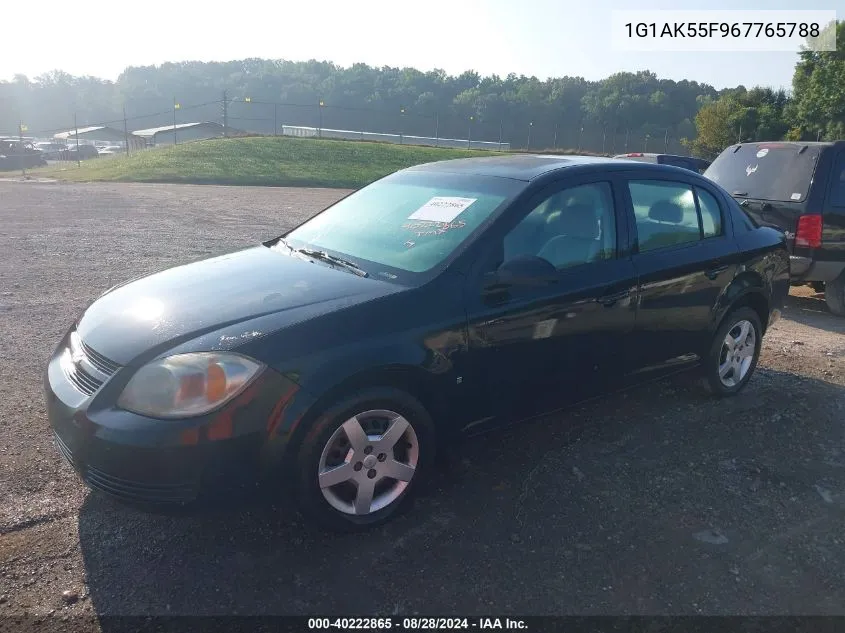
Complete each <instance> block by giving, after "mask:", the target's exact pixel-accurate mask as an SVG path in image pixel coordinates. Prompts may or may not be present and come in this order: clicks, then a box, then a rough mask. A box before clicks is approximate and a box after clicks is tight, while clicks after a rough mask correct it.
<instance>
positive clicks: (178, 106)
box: [173, 97, 182, 145]
mask: <svg viewBox="0 0 845 633" xmlns="http://www.w3.org/2000/svg"><path fill="white" fill-rule="evenodd" d="M181 107H182V106H181V105H179V104H178V103H177V102H176V97H173V144H174V145H176V143H177V142H178V141H177V140H176V110H178V109H179V108H181Z"/></svg>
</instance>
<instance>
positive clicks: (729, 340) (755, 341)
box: [704, 308, 763, 397]
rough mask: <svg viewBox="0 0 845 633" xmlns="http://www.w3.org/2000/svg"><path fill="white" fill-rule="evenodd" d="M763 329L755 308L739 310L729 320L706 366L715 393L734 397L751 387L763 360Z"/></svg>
mask: <svg viewBox="0 0 845 633" xmlns="http://www.w3.org/2000/svg"><path fill="white" fill-rule="evenodd" d="M762 330H763V328H762V327H761V325H760V318H759V317H758V316H757V313H756V312H755V311H754V310H752V309H751V308H739V309H738V310H735V311H734V312H731V313H730V314H728V316H726V317H725V319H724V321H723V322H722V325H720V326H719V329H718V330H717V331H716V335H715V336H714V337H713V343H712V345H711V347H710V352H709V354H708V356H707V358H706V359H705V363H704V371H705V379H706V381H707V385H708V387H709V389H710V392H711V393H713V394H714V395H716V396H722V397H723V396H732V395H734V394H736V393H739V392H740V391H741V390H742V388H743V387H745V385H746V384H748V381H749V380H750V379H751V375H752V374H753V373H754V369H755V368H756V367H757V360H758V359H759V357H760V348H761V346H762V339H763V335H762Z"/></svg>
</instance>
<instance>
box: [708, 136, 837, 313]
mask: <svg viewBox="0 0 845 633" xmlns="http://www.w3.org/2000/svg"><path fill="white" fill-rule="evenodd" d="M704 175H705V176H706V177H707V178H710V179H711V180H713V181H714V182H716V183H717V184H719V185H721V186H722V187H723V188H725V189H727V190H728V191H729V192H730V193H731V195H732V196H733V197H734V198H735V199H736V200H737V201H738V202H739V203H740V205H741V206H742V207H743V209H745V211H746V212H747V213H748V214H749V215H750V216H751V217H752V218H754V219H755V220H756V221H757V222H759V223H760V224H765V225H769V226H774V227H776V228H778V229H780V230H781V231H783V232H784V233H785V234H786V240H787V244H788V246H789V251H790V256H791V257H790V262H791V268H792V272H791V276H792V283H793V285H802V284H809V285H811V286H813V288H815V289H816V290H817V291H818V292H822V291H823V292H824V293H825V299H826V301H827V305H828V307H829V308H830V311H831V312H833V313H834V314H838V315H840V316H845V141H834V142H829V143H810V142H803V141H798V142H786V141H784V142H762V143H742V144H739V145H732V146H730V147H728V148H727V149H726V150H724V151H723V152H722V153H721V154H720V155H719V156H718V158H716V160H714V161H713V164H712V165H711V166H710V167H709V169H707V171H706V172H704Z"/></svg>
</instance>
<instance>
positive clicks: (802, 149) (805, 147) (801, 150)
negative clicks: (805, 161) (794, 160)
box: [798, 145, 809, 154]
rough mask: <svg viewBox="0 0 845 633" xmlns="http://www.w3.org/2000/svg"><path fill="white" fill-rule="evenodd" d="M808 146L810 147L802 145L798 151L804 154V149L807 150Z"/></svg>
mask: <svg viewBox="0 0 845 633" xmlns="http://www.w3.org/2000/svg"><path fill="white" fill-rule="evenodd" d="M808 147H809V145H805V146H804V147H802V148H801V149H799V150H798V153H799V154H803V153H804V150H806V149H807V148H808Z"/></svg>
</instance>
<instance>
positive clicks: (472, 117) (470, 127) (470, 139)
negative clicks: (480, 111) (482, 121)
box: [467, 116, 475, 149]
mask: <svg viewBox="0 0 845 633" xmlns="http://www.w3.org/2000/svg"><path fill="white" fill-rule="evenodd" d="M473 120H475V117H474V116H470V117H469V134H468V135H467V137H468V138H467V149H472V122H473Z"/></svg>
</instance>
